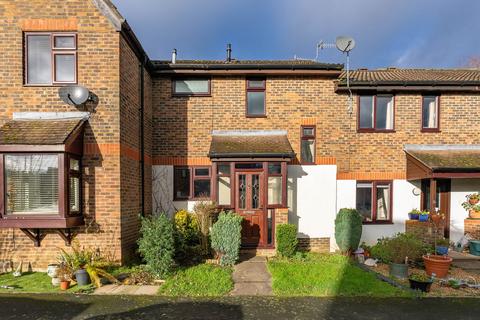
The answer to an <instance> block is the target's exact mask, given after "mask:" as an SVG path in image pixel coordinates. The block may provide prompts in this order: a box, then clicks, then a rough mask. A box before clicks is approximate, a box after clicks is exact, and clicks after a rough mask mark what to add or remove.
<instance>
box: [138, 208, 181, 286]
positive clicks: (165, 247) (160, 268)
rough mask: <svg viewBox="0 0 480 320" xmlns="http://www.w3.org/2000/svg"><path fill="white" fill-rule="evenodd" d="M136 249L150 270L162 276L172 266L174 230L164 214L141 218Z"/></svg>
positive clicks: (170, 269) (164, 275) (165, 274)
mask: <svg viewBox="0 0 480 320" xmlns="http://www.w3.org/2000/svg"><path fill="white" fill-rule="evenodd" d="M140 233H141V237H140V239H138V251H139V252H140V254H141V255H142V257H143V258H144V260H145V262H146V263H147V265H148V267H149V268H150V270H152V272H153V273H154V274H155V275H156V276H158V277H160V278H164V277H166V276H167V275H169V274H170V273H171V271H172V269H173V266H174V259H173V258H174V254H175V230H174V226H173V223H172V221H171V220H170V219H169V218H168V217H167V216H166V215H165V214H160V215H158V216H153V217H147V218H142V227H141V229H140Z"/></svg>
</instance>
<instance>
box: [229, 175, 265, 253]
mask: <svg viewBox="0 0 480 320" xmlns="http://www.w3.org/2000/svg"><path fill="white" fill-rule="evenodd" d="M235 180H236V192H235V194H236V196H235V207H236V212H237V213H238V214H239V215H241V216H242V217H243V218H244V220H243V224H242V246H243V247H261V246H263V245H264V244H265V243H264V242H265V240H264V239H265V237H264V236H263V233H264V231H265V228H264V224H265V204H264V203H263V202H264V197H263V192H264V190H263V173H262V172H242V171H241V172H237V173H236V179H235Z"/></svg>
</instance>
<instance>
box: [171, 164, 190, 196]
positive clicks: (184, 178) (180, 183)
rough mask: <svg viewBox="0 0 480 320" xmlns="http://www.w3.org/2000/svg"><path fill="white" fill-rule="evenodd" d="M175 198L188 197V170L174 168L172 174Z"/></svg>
mask: <svg viewBox="0 0 480 320" xmlns="http://www.w3.org/2000/svg"><path fill="white" fill-rule="evenodd" d="M174 186H175V198H177V199H185V198H188V197H189V196H190V170H189V169H188V168H175V173H174Z"/></svg>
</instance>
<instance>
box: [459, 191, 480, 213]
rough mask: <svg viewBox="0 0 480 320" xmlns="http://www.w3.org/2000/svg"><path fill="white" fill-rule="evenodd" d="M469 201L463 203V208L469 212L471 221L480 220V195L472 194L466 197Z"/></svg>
mask: <svg viewBox="0 0 480 320" xmlns="http://www.w3.org/2000/svg"><path fill="white" fill-rule="evenodd" d="M466 198H467V200H466V201H465V202H463V203H462V207H463V208H464V209H465V210H467V211H468V216H469V218H470V219H480V204H479V201H480V194H479V193H472V194H469V195H467V196H466Z"/></svg>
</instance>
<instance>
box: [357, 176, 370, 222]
mask: <svg viewBox="0 0 480 320" xmlns="http://www.w3.org/2000/svg"><path fill="white" fill-rule="evenodd" d="M356 209H357V211H358V213H360V215H361V216H362V217H363V220H364V221H372V185H371V184H358V185H357V206H356Z"/></svg>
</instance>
